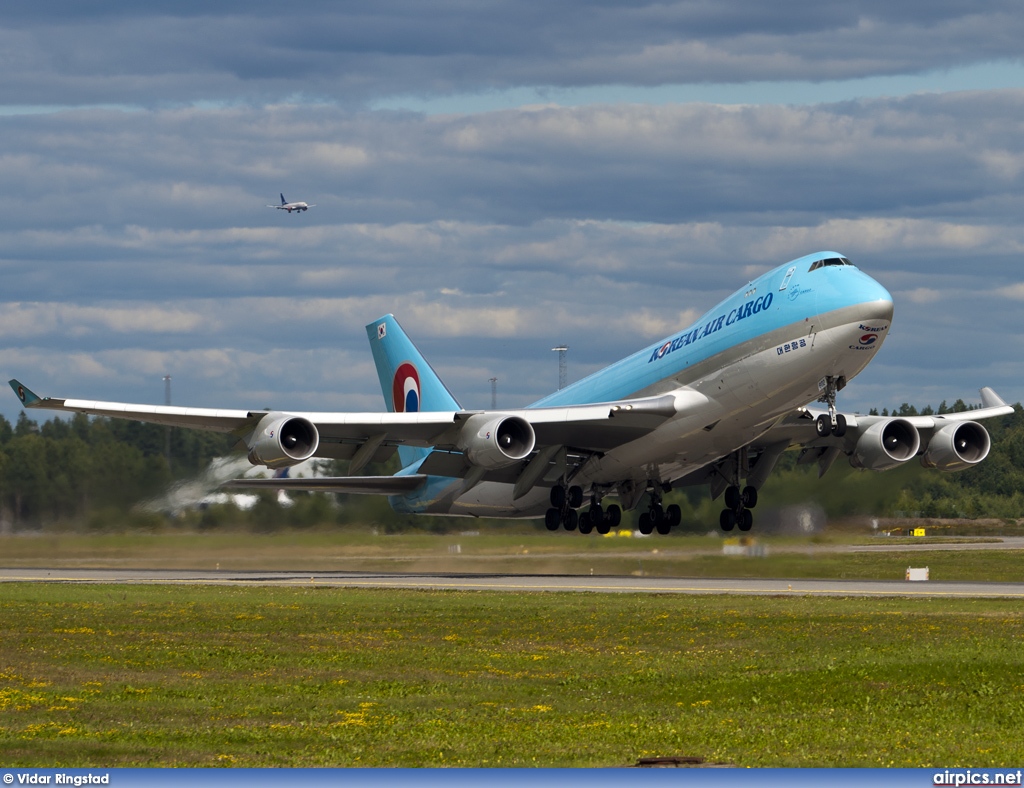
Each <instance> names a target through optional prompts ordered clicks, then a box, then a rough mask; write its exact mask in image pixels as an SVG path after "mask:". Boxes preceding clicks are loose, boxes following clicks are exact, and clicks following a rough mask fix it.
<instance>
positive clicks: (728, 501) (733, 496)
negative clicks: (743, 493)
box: [725, 484, 740, 509]
mask: <svg viewBox="0 0 1024 788" xmlns="http://www.w3.org/2000/svg"><path fill="white" fill-rule="evenodd" d="M739 505H740V488H739V487H737V486H736V485H735V484H731V485H729V486H728V487H726V488H725V508H726V509H735V508H736V507H737V506H739Z"/></svg>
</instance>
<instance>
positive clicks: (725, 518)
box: [718, 509, 736, 531]
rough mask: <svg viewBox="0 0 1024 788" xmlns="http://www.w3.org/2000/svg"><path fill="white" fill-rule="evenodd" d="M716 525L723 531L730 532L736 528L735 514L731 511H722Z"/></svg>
mask: <svg viewBox="0 0 1024 788" xmlns="http://www.w3.org/2000/svg"><path fill="white" fill-rule="evenodd" d="M718 524H719V525H720V526H721V527H722V530H723V531H731V530H732V529H733V528H735V527H736V512H734V511H733V510H732V509H722V515H721V517H719V518H718Z"/></svg>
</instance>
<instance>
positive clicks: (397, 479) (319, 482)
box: [221, 473, 427, 495]
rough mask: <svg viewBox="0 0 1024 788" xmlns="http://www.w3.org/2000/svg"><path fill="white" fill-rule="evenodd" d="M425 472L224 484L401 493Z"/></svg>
mask: <svg viewBox="0 0 1024 788" xmlns="http://www.w3.org/2000/svg"><path fill="white" fill-rule="evenodd" d="M426 479H427V477H426V475H425V474H422V473H410V474H407V475H405V476H322V477H318V478H312V479H233V480H232V481H230V482H225V483H224V484H222V485H221V486H222V487H231V488H242V489H250V490H251V489H257V490H258V489H261V488H262V489H264V490H314V491H317V492H337V493H352V494H354V495H401V494H403V493H409V492H412V491H413V490H415V489H416V488H417V487H419V486H420V485H422V484H423V483H424V482H425V481H426Z"/></svg>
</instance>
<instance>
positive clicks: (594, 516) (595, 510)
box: [589, 503, 604, 525]
mask: <svg viewBox="0 0 1024 788" xmlns="http://www.w3.org/2000/svg"><path fill="white" fill-rule="evenodd" d="M589 514H590V519H591V520H592V521H593V523H594V525H597V524H598V523H599V522H601V521H602V520H603V519H604V511H603V510H602V509H601V504H599V503H595V504H591V505H590V512H589Z"/></svg>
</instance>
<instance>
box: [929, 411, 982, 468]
mask: <svg viewBox="0 0 1024 788" xmlns="http://www.w3.org/2000/svg"><path fill="white" fill-rule="evenodd" d="M991 448H992V440H991V439H990V438H989V436H988V430H986V429H985V428H984V427H982V426H981V425H980V424H978V422H976V421H961V422H959V423H957V424H947V425H946V426H945V427H943V428H942V429H941V430H938V431H937V432H936V433H935V434H934V435H932V439H931V440H930V441H928V448H927V450H925V453H924V455H923V456H922V457H921V464H922V465H923V466H925V467H926V468H938V469H939V470H940V471H962V470H963V469H964V468H970V467H971V466H972V465H977V464H978V463H979V462H981V461H982V460H983V459H985V458H986V457H988V452H989V449H991Z"/></svg>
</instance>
